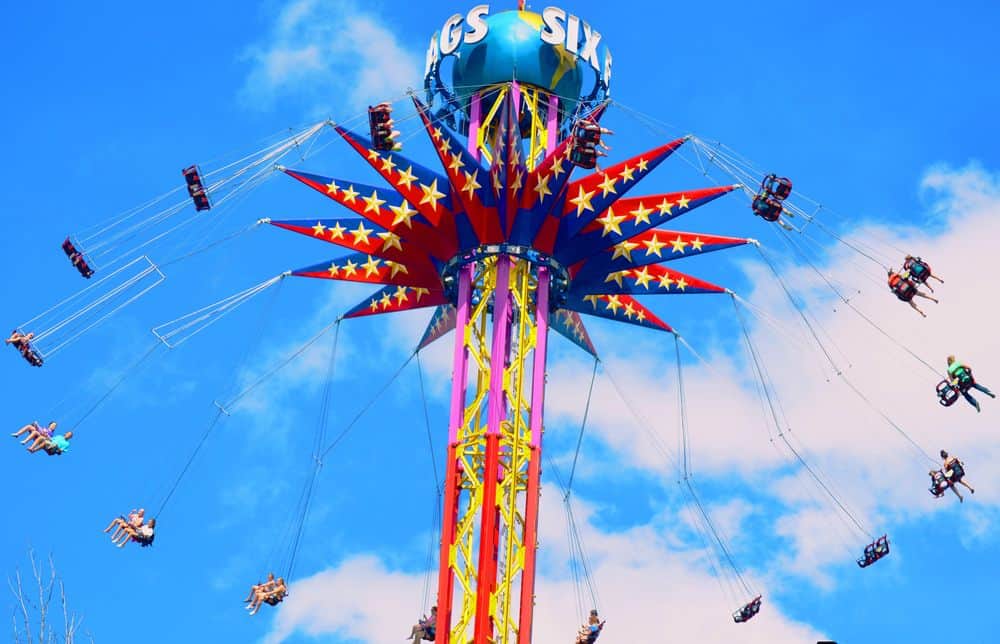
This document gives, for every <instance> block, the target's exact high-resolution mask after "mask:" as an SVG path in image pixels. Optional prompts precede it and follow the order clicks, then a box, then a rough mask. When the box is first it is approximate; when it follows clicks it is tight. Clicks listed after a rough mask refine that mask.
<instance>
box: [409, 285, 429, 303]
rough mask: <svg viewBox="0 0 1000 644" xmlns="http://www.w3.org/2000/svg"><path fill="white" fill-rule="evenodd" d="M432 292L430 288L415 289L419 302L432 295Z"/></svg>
mask: <svg viewBox="0 0 1000 644" xmlns="http://www.w3.org/2000/svg"><path fill="white" fill-rule="evenodd" d="M430 292H431V290H430V289H429V288H423V287H419V286H418V287H417V288H415V289H413V293H414V294H415V295H416V296H417V302H420V300H421V298H423V296H425V295H430Z"/></svg>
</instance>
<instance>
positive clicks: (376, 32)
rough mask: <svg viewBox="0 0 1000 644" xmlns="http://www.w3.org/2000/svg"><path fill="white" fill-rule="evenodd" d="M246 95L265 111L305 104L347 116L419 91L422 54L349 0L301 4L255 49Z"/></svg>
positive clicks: (313, 0) (287, 11)
mask: <svg viewBox="0 0 1000 644" xmlns="http://www.w3.org/2000/svg"><path fill="white" fill-rule="evenodd" d="M245 58H246V59H247V60H248V61H249V62H250V64H251V69H250V72H249V74H248V75H247V78H246V81H245V83H244V86H243V89H242V92H241V96H242V98H243V100H244V101H245V102H246V103H248V104H251V105H257V106H261V107H264V108H268V107H270V106H272V105H273V104H274V103H275V102H277V101H279V100H296V101H299V102H301V101H306V102H307V103H308V104H307V105H306V107H307V109H309V110H310V111H311V112H313V113H315V114H321V115H328V114H330V113H331V112H334V113H344V112H348V111H357V110H358V109H360V108H362V107H364V106H366V105H368V104H370V103H374V102H376V101H383V100H390V99H393V98H396V97H399V96H401V95H402V94H403V93H404V92H405V91H406V90H407V89H408V88H409V87H411V86H413V87H416V86H419V83H420V80H421V77H420V70H421V67H420V64H421V63H420V57H419V56H418V55H417V54H416V53H414V52H412V51H410V50H408V49H406V48H405V47H403V46H402V45H401V44H400V42H399V41H398V40H397V39H396V37H395V35H394V34H393V32H392V31H391V29H390V28H389V27H388V26H387V25H386V24H385V23H384V22H383V21H382V20H380V18H379V16H376V15H373V14H370V13H366V12H365V11H363V10H361V9H360V8H359V7H358V6H356V5H355V4H354V3H353V2H349V1H346V0H332V1H328V2H323V1H320V0H297V1H296V2H292V3H291V4H288V5H287V6H285V8H284V9H283V10H282V11H281V13H280V14H279V15H278V17H277V19H276V21H275V24H274V27H273V29H272V31H271V33H270V34H269V35H268V37H267V38H266V39H265V40H264V41H262V42H259V43H256V44H255V45H253V46H251V47H249V48H248V49H247V51H246V52H245Z"/></svg>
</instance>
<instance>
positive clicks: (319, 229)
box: [312, 221, 326, 237]
mask: <svg viewBox="0 0 1000 644" xmlns="http://www.w3.org/2000/svg"><path fill="white" fill-rule="evenodd" d="M312 228H313V235H314V236H315V237H322V236H323V231H324V230H326V226H324V225H323V222H321V221H317V222H316V225H315V226H313V227H312Z"/></svg>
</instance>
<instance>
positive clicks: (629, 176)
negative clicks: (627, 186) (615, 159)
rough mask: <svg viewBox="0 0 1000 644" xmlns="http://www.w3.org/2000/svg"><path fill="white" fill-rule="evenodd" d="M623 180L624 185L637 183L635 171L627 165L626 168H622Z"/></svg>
mask: <svg viewBox="0 0 1000 644" xmlns="http://www.w3.org/2000/svg"><path fill="white" fill-rule="evenodd" d="M621 179H622V183H628V182H629V181H635V170H633V169H632V168H630V167H628V164H627V163H626V164H625V167H623V168H622V173H621Z"/></svg>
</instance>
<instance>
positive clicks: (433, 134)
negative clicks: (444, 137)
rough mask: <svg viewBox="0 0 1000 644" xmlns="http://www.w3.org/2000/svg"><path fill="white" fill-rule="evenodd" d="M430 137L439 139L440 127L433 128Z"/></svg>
mask: <svg viewBox="0 0 1000 644" xmlns="http://www.w3.org/2000/svg"><path fill="white" fill-rule="evenodd" d="M431 138H432V139H434V140H435V141H439V140H440V139H441V128H439V127H436V128H434V131H432V132H431Z"/></svg>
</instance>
